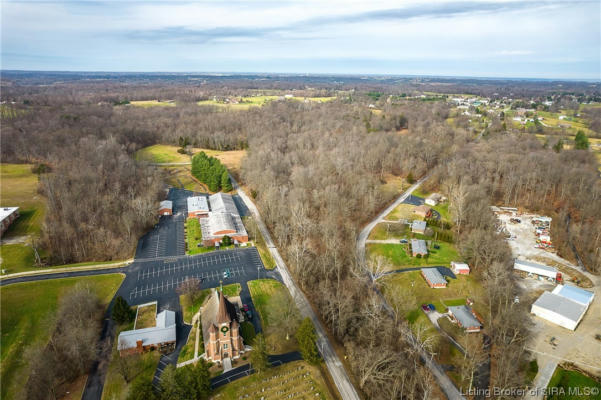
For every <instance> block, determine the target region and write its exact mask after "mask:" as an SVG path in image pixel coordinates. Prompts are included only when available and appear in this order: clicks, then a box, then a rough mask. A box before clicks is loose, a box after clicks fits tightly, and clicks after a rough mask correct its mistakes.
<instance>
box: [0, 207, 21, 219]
mask: <svg viewBox="0 0 601 400" xmlns="http://www.w3.org/2000/svg"><path fill="white" fill-rule="evenodd" d="M18 209H19V207H0V222H2V221H4V218H7V217H8V216H10V215H11V214H12V213H14V212H15V211H17V210H18Z"/></svg>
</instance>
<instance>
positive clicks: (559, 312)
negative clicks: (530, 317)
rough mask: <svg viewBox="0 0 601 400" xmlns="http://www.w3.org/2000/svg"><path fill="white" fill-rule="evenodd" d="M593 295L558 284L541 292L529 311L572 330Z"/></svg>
mask: <svg viewBox="0 0 601 400" xmlns="http://www.w3.org/2000/svg"><path fill="white" fill-rule="evenodd" d="M593 297H594V294H593V293H591V292H589V291H587V290H583V289H579V288H576V287H574V286H563V285H558V286H557V287H556V288H555V289H554V290H553V291H552V292H543V294H542V295H541V296H540V297H539V298H538V299H536V301H535V302H534V304H532V308H531V309H530V312H531V313H532V314H534V315H536V316H537V317H540V318H543V319H545V320H547V321H549V322H551V323H553V324H555V325H559V326H561V327H564V328H566V329H569V330H572V331H573V330H576V327H577V326H578V324H579V323H580V321H581V320H582V317H584V314H585V313H586V310H587V309H588V306H589V305H590V303H591V302H592V301H593Z"/></svg>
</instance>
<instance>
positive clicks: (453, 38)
mask: <svg viewBox="0 0 601 400" xmlns="http://www.w3.org/2000/svg"><path fill="white" fill-rule="evenodd" d="M0 1H1V6H2V8H1V14H2V15H1V22H2V41H1V44H2V49H1V55H2V59H1V67H2V69H27V70H69V71H174V72H282V73H317V74H319V73H338V74H408V75H443V76H484V77H528V78H568V79H597V80H598V79H601V71H600V70H601V22H600V20H601V9H600V8H601V6H600V1H599V0H592V1H579V0H574V1H553V0H549V1H538V0H521V1H519V0H518V1H513V0H511V1H506V0H479V1H450V0H429V1H411V0H407V1H406V0H396V1H365V0H363V1H354V0H344V1H343V0H321V1H312V0H306V1H295V0H289V1H287V0H276V1H253V0H243V1H242V0H239V1H225V0H220V1H194V2H192V1H178V0H166V1H135V0H134V1H131V0H129V1H128V0H115V1H75V0H71V1H45V0H37V1H35V0H30V1H27V0H21V1H17V0H0Z"/></svg>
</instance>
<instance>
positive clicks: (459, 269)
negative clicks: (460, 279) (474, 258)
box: [451, 261, 470, 275]
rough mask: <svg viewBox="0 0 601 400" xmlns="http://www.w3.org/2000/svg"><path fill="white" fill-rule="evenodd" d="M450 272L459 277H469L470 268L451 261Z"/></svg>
mask: <svg viewBox="0 0 601 400" xmlns="http://www.w3.org/2000/svg"><path fill="white" fill-rule="evenodd" d="M451 270H452V271H453V272H454V273H456V274H459V275H469V273H470V266H469V265H467V264H466V263H460V262H456V261H451Z"/></svg>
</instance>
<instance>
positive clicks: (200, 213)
mask: <svg viewBox="0 0 601 400" xmlns="http://www.w3.org/2000/svg"><path fill="white" fill-rule="evenodd" d="M187 201H188V218H199V217H207V216H208V215H209V203H208V201H207V198H206V197H205V196H192V197H188V200H187Z"/></svg>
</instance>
